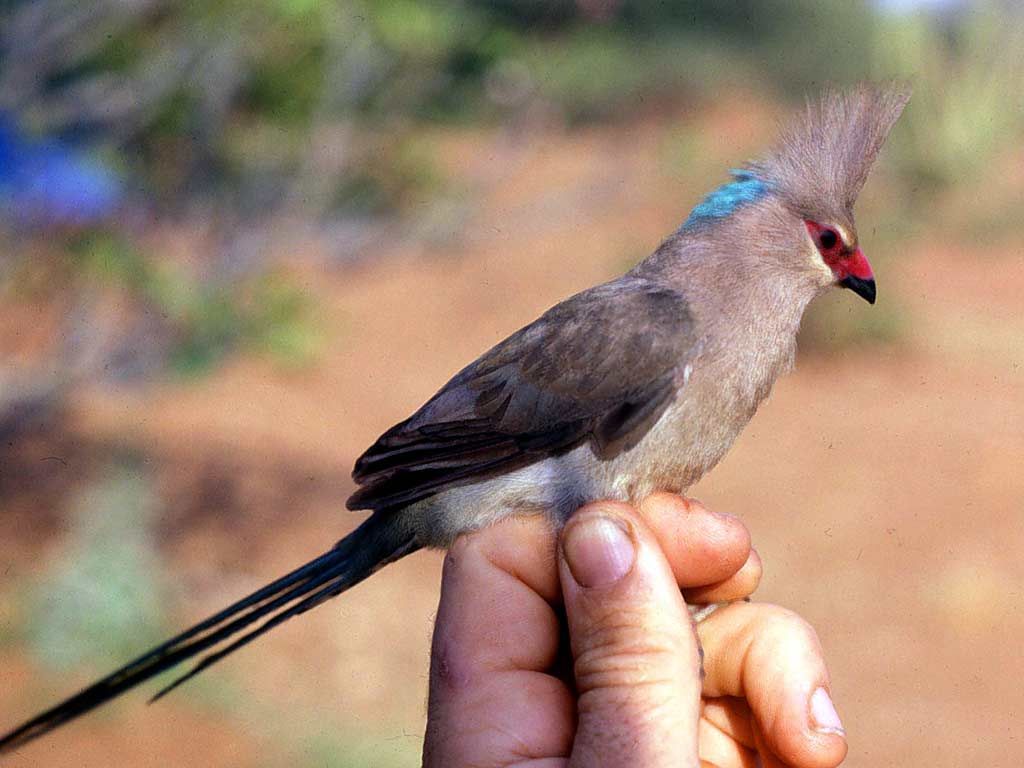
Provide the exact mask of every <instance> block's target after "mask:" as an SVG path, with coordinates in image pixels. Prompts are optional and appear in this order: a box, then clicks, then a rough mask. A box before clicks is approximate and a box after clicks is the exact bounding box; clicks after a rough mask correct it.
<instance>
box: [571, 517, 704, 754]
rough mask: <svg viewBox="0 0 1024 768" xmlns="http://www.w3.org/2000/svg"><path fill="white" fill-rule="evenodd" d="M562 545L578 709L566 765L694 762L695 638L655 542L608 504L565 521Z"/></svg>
mask: <svg viewBox="0 0 1024 768" xmlns="http://www.w3.org/2000/svg"><path fill="white" fill-rule="evenodd" d="M560 543H561V547H560V552H561V555H562V557H561V559H560V562H559V573H560V576H561V582H562V590H563V595H564V598H565V610H566V615H567V617H568V624H569V637H570V644H571V647H572V652H573V658H574V671H575V679H576V687H577V709H578V726H577V733H576V740H575V742H574V743H573V750H572V758H571V761H570V765H584V766H590V765H602V766H634V765H643V766H651V767H652V768H660V766H669V765H673V766H675V765H680V764H686V763H687V762H692V761H695V760H696V757H697V723H698V719H699V718H698V716H699V707H700V663H699V658H698V650H697V643H696V636H695V634H694V632H693V626H692V624H691V622H690V618H689V613H688V611H687V608H686V604H685V603H684V602H683V598H682V595H681V594H680V592H679V585H678V584H677V583H676V579H675V576H674V575H673V573H672V569H671V568H670V566H669V563H668V561H667V560H666V559H665V556H664V554H662V551H661V548H660V546H659V544H658V540H657V539H656V538H655V536H654V534H653V533H652V532H651V530H650V529H649V528H648V527H647V526H646V525H645V524H644V522H643V520H642V519H641V518H640V517H639V515H637V514H636V513H635V512H634V511H633V510H632V509H631V508H630V507H628V506H626V505H625V504H616V503H611V502H606V503H600V504H593V505H590V506H587V507H584V508H583V509H581V510H580V511H579V512H577V513H576V514H575V515H574V516H573V517H572V518H570V520H569V522H568V524H567V525H566V528H565V530H564V531H563V534H562V537H561V542H560Z"/></svg>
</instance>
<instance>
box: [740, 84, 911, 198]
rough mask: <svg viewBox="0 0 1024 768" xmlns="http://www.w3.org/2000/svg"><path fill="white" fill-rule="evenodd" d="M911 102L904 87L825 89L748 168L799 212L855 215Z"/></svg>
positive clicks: (868, 85)
mask: <svg viewBox="0 0 1024 768" xmlns="http://www.w3.org/2000/svg"><path fill="white" fill-rule="evenodd" d="M909 99H910V88H909V87H908V86H905V85H902V84H888V85H883V86H879V85H872V84H862V85H860V86H858V87H857V88H855V89H854V90H852V91H848V92H840V91H836V90H827V91H825V93H824V94H823V95H822V96H821V97H820V98H819V99H818V100H817V101H811V100H808V103H807V107H806V109H805V110H804V111H803V113H802V114H801V115H800V116H799V117H797V119H796V120H794V121H793V122H792V123H791V124H790V125H789V126H788V128H786V129H784V130H783V132H782V136H781V138H780V140H779V142H778V144H777V146H776V148H775V149H774V150H772V151H771V152H769V153H768V154H767V155H765V156H764V157H763V158H761V159H760V160H757V161H755V162H753V163H751V164H750V165H749V166H748V170H749V171H750V172H751V173H752V174H753V175H754V176H756V177H757V178H759V179H761V180H762V181H763V182H764V183H765V184H767V185H769V186H770V187H771V188H772V189H773V191H775V192H777V193H778V194H779V195H781V196H782V197H783V199H785V200H786V202H787V203H788V204H789V205H790V206H792V207H793V208H795V209H796V210H798V211H801V212H816V211H820V210H822V209H824V210H829V211H847V212H849V211H852V209H853V204H854V202H855V201H856V200H857V195H858V194H859V193H860V190H861V188H862V187H863V186H864V182H865V181H866V180H867V177H868V172H869V171H870V170H871V165H872V164H873V163H874V161H875V158H876V157H877V156H878V152H879V150H880V149H881V148H882V144H884V143H885V139H886V137H887V136H888V135H889V131H890V130H892V127H893V125H894V124H895V122H896V120H897V119H898V118H899V116H900V113H902V112H903V108H904V107H905V106H906V104H907V101H908V100H909Z"/></svg>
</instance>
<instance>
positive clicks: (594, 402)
mask: <svg viewBox="0 0 1024 768" xmlns="http://www.w3.org/2000/svg"><path fill="white" fill-rule="evenodd" d="M908 98H909V92H908V91H907V90H906V89H902V88H899V87H885V88H877V87H874V86H861V87H859V88H857V89H855V90H853V91H851V92H849V93H846V94H842V93H839V92H835V91H830V92H828V93H826V94H825V95H824V96H822V97H821V99H820V100H819V101H817V102H815V103H813V104H810V105H808V107H807V108H806V110H805V111H804V112H803V114H802V115H801V116H800V117H798V118H797V119H796V120H795V121H794V122H793V123H792V124H791V125H790V126H789V128H788V129H787V130H786V131H785V132H784V133H783V134H782V139H781V141H780V142H779V144H778V146H777V147H776V148H775V149H774V150H773V151H771V152H769V153H768V154H766V155H765V156H764V157H762V158H760V159H758V160H756V161H754V162H752V163H750V164H749V165H747V166H746V167H745V168H744V169H743V170H741V171H736V172H734V176H735V180H734V181H733V182H731V183H730V184H727V185H725V186H724V187H721V188H720V189H718V190H716V191H715V192H713V193H711V195H709V196H708V198H706V199H705V201H703V202H702V203H701V204H700V205H698V206H697V207H696V208H695V209H694V211H693V213H692V214H691V216H690V218H689V219H687V221H686V222H685V223H684V225H683V226H682V227H680V229H679V230H678V231H677V232H676V233H675V234H673V235H672V236H670V237H669V238H668V239H667V240H666V241H665V242H664V243H663V244H662V245H661V246H660V247H659V248H658V249H657V250H656V251H655V252H654V253H653V254H652V255H651V256H650V257H648V258H647V259H645V260H644V261H643V262H641V263H640V264H639V265H638V266H637V267H635V268H634V269H632V270H630V271H629V272H628V273H627V274H626V275H624V276H622V277H620V278H618V279H616V280H613V281H611V282H609V283H605V284H603V285H600V286H597V287H595V288H591V289H589V290H586V291H583V292H582V293H579V294H577V295H576V296H573V297H571V298H569V299H567V300H566V301H564V302H562V303H560V304H558V305H557V306H555V307H554V308H552V309H551V310H549V311H548V312H546V313H545V314H544V315H543V316H542V317H540V318H539V319H538V320H536V321H535V322H533V323H531V324H530V325H528V326H526V327H525V328H523V329H521V330H520V331H518V332H516V333H514V334H513V335H511V336H510V337H509V338H507V339H506V340H505V341H503V342H501V343H500V344H498V345H497V346H495V347H494V348H493V349H492V350H490V351H489V352H487V353H485V354H484V355H482V356H481V357H480V358H479V359H477V360H476V361H475V362H473V363H471V364H470V365H468V366H467V367H466V368H464V369H463V370H462V371H461V372H459V373H458V374H457V375H456V376H455V377H454V378H453V379H452V380H451V381H450V382H448V383H447V384H446V385H445V386H444V387H443V388H442V389H441V390H440V391H439V392H438V393H437V394H436V395H434V397H432V398H431V399H430V400H429V401H428V402H427V403H426V404H425V405H424V406H423V407H422V408H421V409H420V410H418V411H417V412H416V413H415V414H413V415H412V416H411V417H410V418H409V419H407V420H405V421H403V422H401V423H400V424H398V425H396V426H395V427H393V428H391V429H390V430H388V431H387V432H385V433H384V434H383V435H382V436H381V437H380V439H379V440H378V441H377V442H376V443H375V444H374V445H373V446H372V447H371V448H370V449H369V450H367V451H366V453H365V454H363V456H362V457H360V459H359V460H358V462H357V463H356V467H355V471H354V473H353V477H354V479H355V481H356V482H357V484H358V485H359V488H358V489H357V490H356V492H355V493H354V494H353V495H352V497H351V498H350V499H349V502H348V506H349V507H350V508H352V509H369V510H372V515H371V516H370V517H369V519H368V520H367V521H366V522H364V523H363V524H362V525H361V526H360V527H359V528H357V529H356V530H355V531H354V532H353V533H352V534H350V535H349V536H348V537H346V538H345V539H343V540H342V541H341V542H339V543H338V545H336V546H335V547H334V548H333V549H331V550H330V551H328V552H327V553H325V554H324V555H321V556H320V557H318V558H316V559H315V560H313V561H311V562H310V563H307V564H306V565H304V566H302V567H301V568H299V569H297V570H296V571H293V572H292V573H290V574H287V575H286V576H284V577H282V578H281V579H278V580H277V581H275V582H272V583H271V584H269V585H267V586H266V587H264V588H263V589H261V590H259V591H257V592H256V593H254V594H253V595H250V596H249V597H247V598H245V599H243V600H241V601H239V602H238V603H235V604H234V605H232V606H229V607H228V608H226V609H224V610H223V611H221V612H220V613H218V614H216V615H215V616H212V617H210V618H209V619H207V620H206V621H204V622H202V623H200V624H199V625H196V626H195V627H192V628H191V629H189V630H188V631H186V632H184V633H183V634H181V635H179V636H177V637H175V638H172V639H171V640H169V641H167V642H166V643H164V644H162V645H161V646H159V647H157V648H155V649H153V650H151V651H150V652H148V653H147V654H145V655H144V656H142V657H140V658H139V659H136V660H135V661H133V662H131V663H130V664H128V665H126V666H125V667H123V668H122V669H120V670H118V671H117V672H115V673H113V674H112V675H110V676H108V677H107V678H104V679H103V680H100V681H99V682H97V683H95V684H94V685H92V686H90V687H88V688H86V689H85V690H83V691H81V692H80V693H78V694H76V695H75V696H73V697H72V698H70V699H68V700H67V701H65V702H63V703H61V704H59V705H57V706H56V707H54V708H52V709H50V710H48V711H47V712H44V713H42V714H41V715H39V716H37V717H35V718H33V719H32V720H30V721H28V722H26V723H25V724H23V725H22V726H20V727H19V728H17V729H16V730H14V731H12V732H11V733H9V734H7V735H6V736H4V737H3V738H0V751H2V750H5V749H10V748H13V747H14V746H17V745H18V744H22V743H24V742H25V741H28V740H29V739H32V738H35V737H37V736H39V735H41V734H42V733H45V732H46V731H48V730H51V729H52V728H54V727H57V726H58V725H61V724H62V723H64V722H67V721H68V720H70V719H72V718H74V717H77V716H78V715H80V714H82V713H84V712H86V711H88V710H90V709H92V708H94V707H96V706H98V705H99V704H102V703H103V702H105V701H107V700H109V699H111V698H113V697H114V696H117V695H118V694H120V693H122V692H123V691H125V690H127V689H129V688H131V687H133V686H135V685H137V684H138V683H140V682H142V681H143V680H146V679H149V678H151V677H153V676H154V675H156V674H159V673H160V672H162V671H163V670H165V669H167V668H169V667H171V666H174V665H176V664H178V663H180V662H181V661H183V660H185V659H187V658H190V657H193V656H196V655H198V654H200V653H202V652H203V651H204V650H207V649H214V648H218V647H219V650H216V651H215V652H214V653H213V654H212V655H210V656H207V657H206V658H205V659H204V660H203V661H201V662H200V664H199V665H198V666H197V667H196V668H195V670H194V671H193V672H192V673H190V674H189V675H186V676H185V678H182V679H187V678H188V677H191V675H192V674H195V672H197V671H199V670H201V669H204V668H206V667H207V666H209V665H210V664H212V663H213V662H215V661H217V660H219V659H220V658H223V656H224V655H226V654H227V653H230V652H231V651H233V650H235V649H237V648H239V647H241V646H243V645H245V644H247V643H248V642H250V641H251V640H253V639H255V638H256V637H258V636H259V635H261V634H262V633H264V632H266V631H267V630H269V629H270V628H272V627H274V626H276V625H278V624H280V623H281V622H283V621H285V620H287V619H288V618H290V617H291V616H294V615H297V614H298V613H301V612H303V611H305V610H308V609H309V608H311V607H313V606H314V605H317V604H319V603H321V602H323V601H324V600H326V599H328V598H330V597H333V596H334V595H336V594H338V593H340V592H342V591H344V590H345V589H348V588H349V587H351V586H353V585H354V584H356V583H358V582H359V581H361V580H362V579H364V578H366V577H367V576H369V575H370V574H371V573H373V572H374V571H375V570H377V569H378V568H380V567H382V566H383V565H385V564H387V563H388V562H392V561H393V560H396V559H398V558H399V557H402V556H404V555H406V554H408V553H410V552H413V551H415V550H416V549H419V548H420V547H445V546H448V545H449V544H450V543H451V542H452V541H453V540H454V539H455V538H456V537H457V536H458V535H459V534H461V533H464V532H467V531H471V530H474V529H478V528H481V527H483V526H486V525H490V524H492V523H494V522H495V521H497V520H500V519H502V518H504V517H507V516H510V515H520V514H545V515H548V516H550V518H551V519H552V521H553V522H554V523H555V525H560V524H561V523H563V522H564V520H565V519H566V518H567V516H568V515H570V514H571V513H572V512H573V510H575V509H577V508H578V507H579V506H580V505H582V504H584V503H586V502H589V501H593V500H598V499H619V500H623V501H633V502H638V501H640V500H642V499H643V498H644V497H645V496H647V495H648V494H650V493H652V492H654V491H659V490H666V491H674V492H683V491H685V490H686V489H687V488H688V487H689V486H690V485H692V484H693V483H694V482H696V481H697V480H698V479H700V477H701V476H703V475H704V474H705V473H706V472H707V471H708V470H709V469H711V468H712V467H713V466H714V465H715V464H717V463H718V461H719V460H720V459H721V458H722V456H724V455H725V453H726V451H727V450H728V449H729V446H730V445H731V444H732V442H733V440H734V439H735V438H736V436H737V435H738V434H739V432H740V431H741V430H742V429H743V427H744V426H745V425H746V423H747V422H748V421H749V419H750V418H751V416H753V414H754V412H755V410H756V409H757V407H758V405H759V404H760V403H761V402H762V401H763V400H764V398H765V397H767V395H768V393H769V392H770V391H771V388H772V385H773V384H774V382H775V380H776V378H777V377H778V376H779V375H780V374H781V373H783V372H784V371H786V370H788V369H789V368H790V367H791V366H792V364H793V359H794V354H795V346H796V333H797V330H798V328H799V325H800V319H801V317H802V316H803V313H804V310H805V309H806V307H807V305H808V304H809V303H810V301H811V300H812V299H814V298H815V297H816V296H817V295H819V294H820V293H821V292H823V291H824V290H826V289H828V288H829V287H831V286H834V285H837V284H841V285H845V286H846V287H850V288H853V289H854V290H856V291H857V292H858V293H860V294H861V295H862V296H864V297H865V298H867V299H868V300H869V301H873V300H874V282H873V277H872V275H871V273H870V267H869V266H868V265H867V262H866V260H864V258H863V254H861V252H860V250H859V248H858V247H857V238H856V229H855V226H854V220H853V204H854V202H855V200H856V198H857V195H858V193H859V192H860V190H861V188H862V187H863V185H864V182H865V180H866V178H867V174H868V171H869V169H870V167H871V164H872V163H873V162H874V160H875V157H876V156H877V154H878V151H879V150H880V148H881V146H882V144H883V142H884V141H885V138H886V136H887V135H888V133H889V131H890V129H891V128H892V126H893V124H894V123H895V121H896V119H897V118H898V117H899V114H900V112H901V111H902V109H903V107H904V106H905V104H906V102H907V100H908ZM260 620H263V623H262V624H258V625H257V626H256V627H255V628H252V625H253V624H254V623H256V622H258V621H260ZM225 643H227V645H224V644H225ZM172 687H173V686H172Z"/></svg>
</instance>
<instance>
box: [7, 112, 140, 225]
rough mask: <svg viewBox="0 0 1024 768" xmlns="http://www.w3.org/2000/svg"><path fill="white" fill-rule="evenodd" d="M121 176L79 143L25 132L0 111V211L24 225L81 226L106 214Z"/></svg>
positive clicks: (117, 197)
mask: <svg viewBox="0 0 1024 768" xmlns="http://www.w3.org/2000/svg"><path fill="white" fill-rule="evenodd" d="M123 193H124V188H123V185H122V182H121V179H120V178H119V177H118V176H117V174H115V173H114V171H112V170H111V169H110V168H108V167H107V166H105V165H104V164H103V163H101V162H99V161H97V160H94V159H92V158H90V157H89V156H88V155H87V154H86V152H84V151H83V150H82V149H80V148H78V147H75V146H73V145H72V144H69V143H67V142H64V141H60V140H56V139H48V138H35V137H32V136H29V135H28V134H26V133H25V132H24V131H23V130H22V129H21V128H20V127H19V126H18V123H17V121H16V120H15V119H14V118H13V117H12V116H11V115H10V114H6V113H2V112H0V216H3V217H5V218H8V219H10V220H12V221H13V222H14V223H16V224H20V225H29V226H67V225H72V226H82V225H87V224H95V223H97V222H98V221H100V220H102V219H104V218H106V217H107V216H109V215H110V214H111V213H113V211H114V210H115V209H116V208H117V206H118V205H119V204H120V202H121V200H122V198H123Z"/></svg>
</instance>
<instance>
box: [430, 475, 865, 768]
mask: <svg viewBox="0 0 1024 768" xmlns="http://www.w3.org/2000/svg"><path fill="white" fill-rule="evenodd" d="M607 525H612V526H614V527H615V528H616V529H617V530H619V531H621V532H623V533H624V534H625V538H626V541H627V546H626V550H625V551H626V552H627V554H626V555H624V556H622V550H620V549H617V548H613V547H611V546H610V545H609V544H608V543H607V538H604V537H602V536H600V535H598V534H599V533H600V532H601V531H603V530H607V528H606V527H605V526H607ZM629 551H632V552H633V555H632V557H630V556H629V555H628V552H629ZM616 553H618V554H616ZM760 577H761V562H760V559H759V558H758V556H757V553H756V552H755V551H754V550H753V549H752V548H751V546H750V537H749V534H748V532H747V530H746V528H745V527H744V526H743V524H742V523H741V522H740V521H739V520H738V519H736V518H733V517H730V516H727V515H718V514H715V513H712V512H710V511H709V510H707V509H706V508H705V507H703V506H702V505H701V504H700V503H699V502H695V501H688V500H685V499H681V498H680V497H678V496H672V495H668V494H656V495H654V496H652V497H650V498H648V499H647V500H646V501H645V502H643V503H642V504H641V505H640V507H639V509H635V508H632V507H630V506H628V505H626V504H622V503H614V502H601V503H596V504H591V505H588V506H586V507H584V508H582V509H581V510H580V511H579V512H577V513H576V514H575V515H573V517H572V518H571V520H570V522H569V523H568V525H567V526H566V527H565V529H564V530H563V532H562V533H561V534H560V536H559V539H558V546H557V551H556V548H555V547H553V546H552V533H551V528H550V527H549V526H548V525H547V524H545V522H544V520H543V518H526V519H523V518H517V519H510V520H506V521H503V522H501V523H499V524H497V525H495V526H492V527H491V528H488V529H485V530H483V531H480V532H477V533H474V534H471V535H467V536H462V537H460V538H459V539H458V540H457V541H456V543H455V544H454V546H453V547H452V549H451V550H450V553H449V555H448V557H447V559H446V561H445V568H444V580H443V587H442V596H441V603H440V607H439V611H438V618H437V624H436V627H435V633H434V645H433V652H432V656H431V674H430V702H429V709H428V723H427V733H426V740H425V745H424V765H425V766H427V768H437V767H439V766H447V767H452V766H494V767H495V768H498V767H503V768H504V767H512V766H514V767H515V768H563V767H565V766H586V767H589V766H598V765H599V766H602V767H605V766H612V767H615V766H635V765H644V766H646V767H647V768H661V766H666V767H667V766H673V767H675V766H680V765H692V766H697V765H713V766H720V767H721V768H732V767H733V766H736V767H742V768H747V767H748V766H750V767H751V768H752V767H753V766H755V765H758V763H757V759H758V758H760V760H761V763H760V764H761V765H764V766H766V767H767V768H772V767H773V766H795V767H796V768H828V767H830V766H836V765H838V764H839V763H840V762H842V760H843V758H844V757H845V755H846V749H847V747H846V741H845V737H844V735H843V734H842V732H841V730H839V729H837V727H836V726H837V723H833V724H829V723H828V722H826V723H825V724H822V723H820V722H818V721H817V720H816V719H815V715H814V713H815V712H817V713H819V714H821V713H822V710H821V708H820V700H821V697H822V696H823V694H822V693H818V694H816V698H817V699H818V701H819V707H818V708H817V709H815V708H813V707H812V703H811V702H812V696H815V692H816V691H819V689H822V690H824V691H828V689H829V678H828V672H827V669H826V667H825V663H824V659H823V656H822V651H821V647H820V645H819V643H818V640H817V637H816V635H815V633H814V630H813V629H812V628H811V627H810V626H809V625H808V624H807V623H806V622H805V621H803V620H802V619H801V618H799V617H798V616H796V615H795V614H793V613H792V612H789V611H787V610H785V609H782V608H779V607H777V606H773V605H768V604H756V603H749V602H738V603H733V604H731V605H728V606H727V607H724V608H720V609H719V610H717V611H714V612H713V613H712V614H711V615H710V616H709V617H708V618H707V619H705V620H704V621H702V622H701V623H700V624H699V625H698V626H697V628H696V632H695V631H694V626H693V623H692V621H691V620H690V617H689V613H688V611H687V608H686V605H685V604H684V602H683V600H684V598H685V599H686V601H687V602H689V603H691V604H694V603H696V604H702V603H712V602H720V601H725V600H737V599H741V598H744V597H747V596H749V595H750V594H751V593H752V592H753V591H754V589H755V588H756V587H757V584H758V582H759V580H760ZM698 639H699V640H698ZM698 642H699V644H698ZM701 647H703V653H704V656H703V668H704V672H705V675H704V677H703V680H702V679H701V675H700V666H701V665H700V656H699V653H700V651H699V649H700V648H701ZM833 712H834V710H833ZM824 719H825V720H827V719H828V718H827V717H826V718H824Z"/></svg>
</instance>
